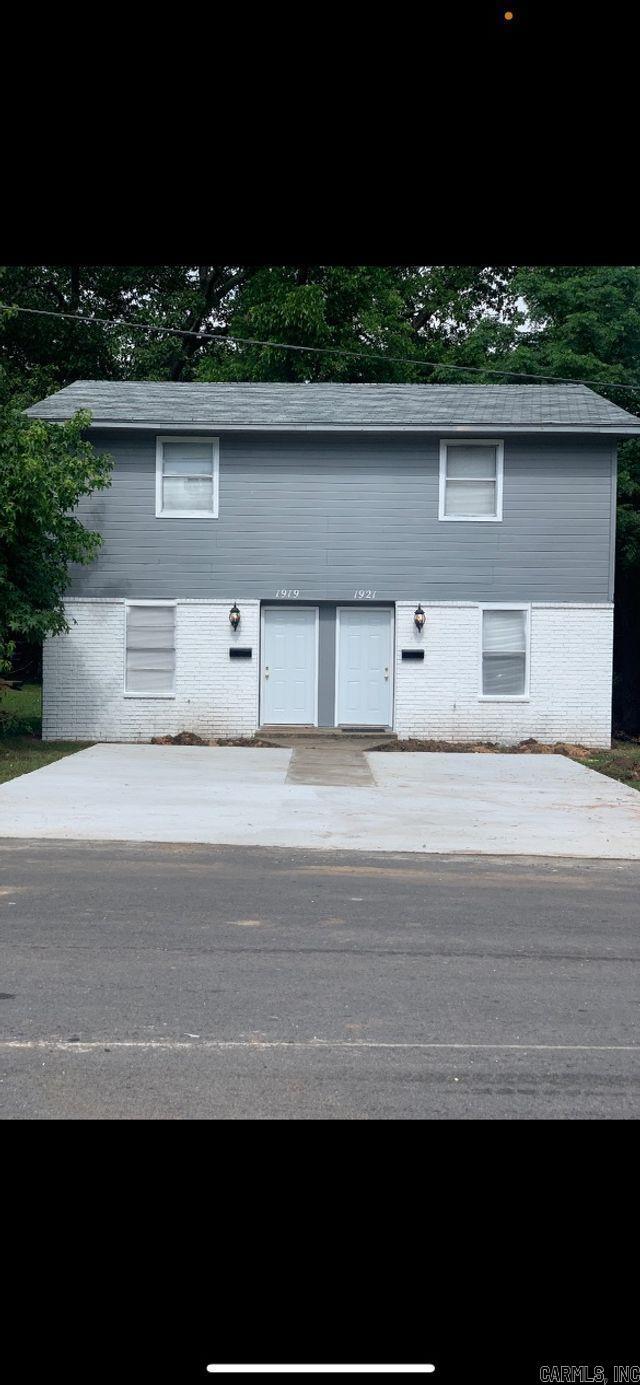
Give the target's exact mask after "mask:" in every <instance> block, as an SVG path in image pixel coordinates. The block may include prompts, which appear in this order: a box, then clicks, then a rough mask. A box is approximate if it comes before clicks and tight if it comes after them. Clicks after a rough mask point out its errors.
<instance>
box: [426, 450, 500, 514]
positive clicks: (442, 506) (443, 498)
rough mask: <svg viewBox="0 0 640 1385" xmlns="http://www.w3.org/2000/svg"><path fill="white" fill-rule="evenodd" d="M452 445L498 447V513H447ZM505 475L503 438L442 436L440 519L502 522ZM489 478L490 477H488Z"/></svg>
mask: <svg viewBox="0 0 640 1385" xmlns="http://www.w3.org/2000/svg"><path fill="white" fill-rule="evenodd" d="M450 447H495V449H496V513H495V515H447V514H445V506H446V490H447V450H448V448H450ZM503 476H504V442H503V441H502V439H501V438H441V440H440V488H439V496H438V519H444V520H446V521H447V522H448V523H454V524H499V523H501V522H502V482H503ZM487 479H488V478H487Z"/></svg>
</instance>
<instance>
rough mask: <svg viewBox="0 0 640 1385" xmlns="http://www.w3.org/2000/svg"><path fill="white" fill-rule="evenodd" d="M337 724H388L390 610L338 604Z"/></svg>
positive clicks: (389, 707)
mask: <svg viewBox="0 0 640 1385" xmlns="http://www.w3.org/2000/svg"><path fill="white" fill-rule="evenodd" d="M336 680H337V690H336V721H337V724H338V726H390V725H391V688H392V683H393V611H390V610H385V609H383V608H380V607H371V608H370V609H369V610H367V609H366V608H363V607H361V606H356V607H354V606H339V607H338V635H337V665H336Z"/></svg>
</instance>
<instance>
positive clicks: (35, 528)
mask: <svg viewBox="0 0 640 1385" xmlns="http://www.w3.org/2000/svg"><path fill="white" fill-rule="evenodd" d="M89 421H90V415H89V414H88V413H80V412H79V413H77V414H76V415H75V417H74V418H73V419H70V420H69V422H68V423H64V424H51V423H43V422H41V421H40V420H35V419H34V420H31V419H29V420H27V419H25V418H24V417H21V416H20V415H19V414H18V413H17V412H16V410H15V409H14V408H12V407H10V406H8V407H5V408H4V409H3V410H2V417H1V418H0V669H2V670H5V671H6V670H7V669H9V668H10V666H11V657H12V654H13V652H14V643H15V636H16V635H21V636H22V637H23V638H24V639H25V640H27V641H29V642H32V643H35V642H37V641H40V640H42V639H43V638H44V636H45V635H55V634H58V633H59V632H60V631H61V630H66V629H68V625H67V621H66V618H65V614H64V606H63V597H64V593H65V588H66V585H67V571H68V565H69V563H89V562H91V561H92V559H93V558H94V557H95V555H96V553H97V551H98V548H99V546H100V543H101V539H100V535H99V534H96V533H91V532H89V531H88V530H87V529H85V528H84V526H83V525H82V524H81V523H80V521H79V520H78V519H76V518H75V516H74V515H73V514H72V513H70V511H72V510H73V508H74V507H75V506H76V505H77V503H78V501H79V499H80V497H81V496H83V495H89V494H91V492H92V491H95V490H101V489H103V488H104V487H105V486H108V485H109V478H110V472H111V459H110V458H109V457H102V456H100V455H99V454H98V453H97V452H96V451H95V449H94V448H93V447H92V446H91V444H90V443H88V442H87V441H86V438H85V437H84V432H85V429H86V428H87V426H88V424H89Z"/></svg>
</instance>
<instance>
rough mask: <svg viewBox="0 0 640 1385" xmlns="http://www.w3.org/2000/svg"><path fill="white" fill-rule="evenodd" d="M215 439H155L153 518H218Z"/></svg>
mask: <svg viewBox="0 0 640 1385" xmlns="http://www.w3.org/2000/svg"><path fill="white" fill-rule="evenodd" d="M218 469H219V443H218V439H217V438H194V437H190V438H176V437H172V436H169V437H165V438H157V439H156V515H157V516H162V517H163V518H167V519H217V516H218Z"/></svg>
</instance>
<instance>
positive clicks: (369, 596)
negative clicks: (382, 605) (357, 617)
mask: <svg viewBox="0 0 640 1385" xmlns="http://www.w3.org/2000/svg"><path fill="white" fill-rule="evenodd" d="M375 595H376V594H375V592H372V591H369V590H368V589H365V588H364V587H358V590H357V591H356V592H354V593H353V599H354V601H373V600H375Z"/></svg>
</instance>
